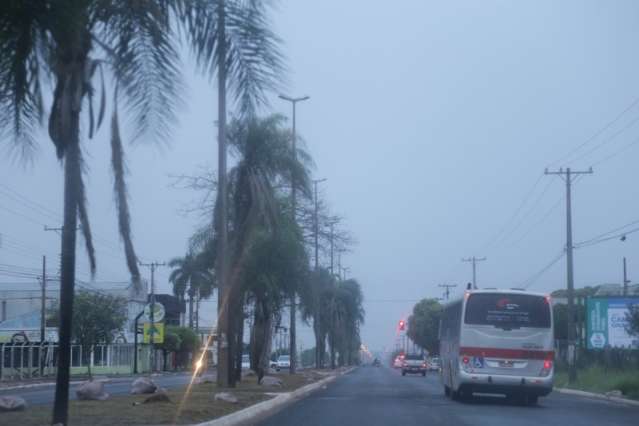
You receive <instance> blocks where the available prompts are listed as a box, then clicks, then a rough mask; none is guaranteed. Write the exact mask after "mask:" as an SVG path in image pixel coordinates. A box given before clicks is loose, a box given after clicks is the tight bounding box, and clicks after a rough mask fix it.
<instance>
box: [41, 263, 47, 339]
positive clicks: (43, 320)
mask: <svg viewBox="0 0 639 426" xmlns="http://www.w3.org/2000/svg"><path fill="white" fill-rule="evenodd" d="M46 298H47V257H46V256H42V288H41V299H42V300H41V301H40V345H42V344H44V339H45V335H44V334H45V327H46V314H47V312H46V310H47V304H46Z"/></svg>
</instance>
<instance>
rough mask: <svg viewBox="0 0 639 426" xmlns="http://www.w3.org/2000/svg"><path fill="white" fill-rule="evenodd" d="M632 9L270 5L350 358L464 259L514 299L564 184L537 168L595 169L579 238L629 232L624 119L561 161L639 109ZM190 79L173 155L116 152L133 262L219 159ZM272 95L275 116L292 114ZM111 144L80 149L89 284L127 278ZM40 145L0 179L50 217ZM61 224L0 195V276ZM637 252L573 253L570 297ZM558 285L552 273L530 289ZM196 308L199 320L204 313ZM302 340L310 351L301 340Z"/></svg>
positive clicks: (548, 4) (177, 230)
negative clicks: (346, 236)
mask: <svg viewBox="0 0 639 426" xmlns="http://www.w3.org/2000/svg"><path fill="white" fill-rule="evenodd" d="M638 12H639V4H637V3H636V2H633V1H626V2H622V1H609V2H601V1H587V2H586V1H561V2H557V1H528V2H523V1H522V2H511V1H481V2H480V1H468V2H443V1H440V2H431V1H420V0H413V1H409V0H403V1H399V2H388V1H381V0H375V1H372V0H357V1H356V0H350V1H337V0H332V1H323V2H316V1H310V0H288V1H286V0H282V1H280V3H279V6H278V8H277V10H276V11H275V13H274V24H275V29H276V31H277V33H278V34H279V35H280V36H281V37H282V38H283V40H284V42H285V46H284V48H285V53H286V56H287V58H288V66H289V70H290V73H289V75H288V81H289V85H288V89H287V91H286V92H287V93H288V94H290V95H306V94H308V95H310V96H311V99H310V100H309V101H307V102H304V103H302V104H300V105H299V107H298V123H297V128H298V131H299V133H300V135H301V136H302V137H303V138H304V139H305V141H306V143H307V148H308V150H309V151H310V153H311V154H312V155H313V157H314V159H315V162H316V164H317V169H316V171H315V172H314V173H315V175H314V177H318V178H327V181H326V182H325V183H323V184H322V186H321V187H322V188H323V190H322V192H323V195H324V196H325V197H326V199H327V200H328V202H329V204H330V206H331V208H332V210H333V211H334V212H335V213H337V214H340V215H343V216H344V217H345V218H346V222H345V226H346V227H347V228H348V229H349V230H350V231H351V232H352V233H353V235H354V236H355V238H356V239H357V241H358V244H357V246H355V247H354V250H353V252H352V253H351V254H349V255H347V256H345V258H344V259H343V264H344V265H346V266H348V267H350V268H351V272H350V273H349V276H353V277H355V278H356V279H358V280H359V281H360V283H361V284H362V287H363V290H364V295H365V308H366V313H367V315H366V324H365V325H364V327H363V329H362V334H363V340H364V342H365V343H366V344H368V345H369V346H370V347H372V348H382V347H384V346H386V347H391V346H392V345H393V343H394V336H395V328H396V325H397V321H398V320H399V319H400V318H402V317H406V316H407V315H409V314H410V311H411V309H412V306H413V304H414V303H415V302H416V301H417V300H419V299H421V298H423V297H440V296H441V295H442V289H441V288H438V287H437V286H438V284H443V283H453V284H458V287H457V288H456V289H455V291H456V293H459V292H460V291H461V290H462V288H463V286H464V284H465V283H467V282H468V281H469V280H470V271H471V270H470V265H469V264H467V263H462V262H461V258H462V257H468V256H473V255H476V256H486V257H487V258H488V260H487V261H486V262H482V263H481V264H479V265H478V284H479V286H480V287H482V286H486V287H515V286H519V285H521V284H522V283H523V282H525V281H526V280H527V279H529V278H530V277H532V276H534V275H535V273H537V272H538V271H540V270H541V269H542V268H544V267H545V266H546V265H547V264H548V263H549V262H550V261H551V260H552V259H553V258H555V256H556V255H557V254H558V253H559V252H560V251H561V250H562V248H563V247H564V245H565V208H564V204H563V201H561V197H562V196H563V194H564V184H563V181H561V180H560V179H559V178H558V177H551V176H543V177H542V174H543V171H544V168H545V167H546V166H552V168H558V167H560V166H563V167H566V166H570V167H573V168H575V169H585V168H588V167H589V166H591V165H595V167H594V172H595V173H594V174H593V175H591V176H586V177H583V178H581V179H579V181H578V182H577V184H576V185H575V187H574V191H573V208H574V210H573V213H574V217H573V221H574V234H575V235H574V240H575V242H579V241H582V240H586V239H589V238H591V237H594V236H596V235H598V234H601V233H604V232H606V231H609V230H612V229H614V228H617V227H619V226H621V225H624V224H626V223H629V222H632V221H633V220H637V219H639V201H638V199H637V193H638V191H637V189H636V185H637V183H636V182H637V178H636V163H637V162H636V159H637V156H638V155H639V143H638V144H636V145H631V146H629V148H628V149H627V150H625V151H623V152H621V153H619V152H620V150H621V149H622V148H623V147H624V146H627V145H628V144H630V143H632V142H633V141H634V140H635V139H637V138H639V125H636V124H634V121H633V120H635V119H637V117H639V106H634V107H633V108H631V109H630V110H629V111H628V112H627V113H626V114H625V115H624V116H622V117H621V118H620V119H619V121H617V122H616V123H614V124H613V125H612V126H610V127H609V128H607V129H606V130H605V131H604V132H602V133H601V134H599V135H598V136H597V137H596V138H594V139H592V140H591V141H590V142H589V143H588V144H586V145H585V146H584V147H582V148H581V149H579V150H577V151H574V149H575V148H576V147H578V146H579V145H581V144H582V143H584V142H586V141H587V140H589V138H590V137H591V136H593V135H594V134H596V132H598V131H599V130H600V129H602V128H603V127H604V126H606V124H607V123H609V122H610V121H611V120H613V119H614V118H615V117H617V116H618V115H619V114H620V113H621V112H622V111H623V110H624V109H625V108H626V107H628V105H630V104H631V103H632V102H633V101H634V100H635V99H636V98H637V96H639V60H638V59H637V58H638V55H637V51H638V49H637V46H638V45H639V25H637V16H639V14H638ZM191 68H192V62H191V61H190V60H188V61H187V63H186V64H185V66H184V69H185V79H186V82H187V86H188V88H189V90H188V92H187V93H186V94H185V98H186V100H187V108H185V109H184V110H182V111H180V114H179V119H180V121H179V123H178V124H177V125H176V127H175V133H174V138H173V141H172V142H171V143H170V144H168V145H157V144H153V143H151V142H149V141H146V142H141V143H137V144H135V145H133V146H128V147H127V155H128V165H129V169H130V176H129V180H128V181H129V190H130V191H129V192H130V199H131V216H132V226H133V232H134V237H135V240H134V242H135V246H136V248H137V251H138V254H139V256H140V257H141V258H142V259H143V260H145V261H150V260H158V261H164V260H168V259H170V258H171V257H174V256H179V255H183V254H184V252H185V249H186V240H187V238H188V236H189V235H190V234H191V233H192V231H193V229H194V228H195V226H197V225H198V224H199V223H201V218H199V217H197V216H194V215H191V216H184V215H182V214H181V213H180V210H181V209H183V208H184V207H185V206H187V205H188V204H189V203H191V202H193V200H195V199H196V198H197V197H198V194H195V193H193V192H189V191H184V190H179V189H175V188H172V187H171V182H172V181H173V178H172V177H171V176H175V175H180V174H197V173H198V170H201V169H202V168H206V167H209V168H212V167H214V166H215V164H216V163H217V159H216V150H217V148H216V129H215V126H214V120H215V119H216V114H217V112H216V107H215V105H216V90H215V86H214V85H212V84H211V83H210V82H209V81H208V79H207V78H204V77H202V76H200V75H198V74H197V73H195V72H193V71H192V70H191ZM271 99H272V110H273V111H275V112H280V113H283V114H286V115H289V114H290V106H289V105H288V104H285V103H283V102H282V101H280V100H279V99H277V96H276V94H273V95H272V96H271ZM107 130H108V129H106V128H103V129H101V131H100V133H99V134H98V136H97V137H96V138H95V139H94V140H91V141H85V144H84V147H85V150H86V155H87V160H88V165H89V169H88V174H87V182H86V184H87V192H88V197H89V204H90V205H89V212H90V219H91V222H92V226H93V229H94V230H95V232H96V234H97V236H98V238H99V240H98V241H97V243H96V245H97V254H98V276H97V278H96V280H97V281H98V282H100V281H126V280H127V279H128V274H127V272H126V265H125V262H124V260H123V256H122V254H121V253H123V250H122V249H121V245H120V244H119V238H118V235H117V222H116V214H115V207H114V203H113V196H112V189H111V188H112V178H111V173H110V169H109V161H110V153H109V149H108V147H109V146H108V131H107ZM617 132H619V133H618V134H617ZM614 135H616V136H614ZM613 136H614V137H613ZM125 139H126V135H125ZM5 142H6V141H3V145H6V143H5ZM40 142H41V143H40V149H39V152H38V153H37V154H36V156H35V157H34V159H33V162H32V163H31V164H25V163H23V162H17V161H15V160H11V159H9V158H7V156H5V157H4V158H2V159H0V164H1V166H0V182H1V183H3V184H5V185H7V186H9V187H10V188H12V189H14V190H16V191H18V192H19V193H20V194H22V195H23V196H24V197H26V198H28V199H30V200H34V201H37V202H38V203H41V204H43V205H45V206H46V207H47V209H50V210H53V211H54V212H61V211H62V169H61V167H60V165H59V163H58V162H57V160H55V155H54V150H53V145H52V143H51V142H50V140H49V139H48V138H47V137H46V136H45V135H44V133H43V135H42V137H40ZM602 143H603V145H601V144H602ZM596 147H599V148H596ZM593 148H595V149H594V150H593ZM568 153H573V154H571V156H569V157H567V158H565V157H566V154H568ZM616 153H619V154H618V155H615V154H616ZM611 155H613V156H612V157H611V158H609V159H607V160H605V159H606V158H607V157H610V156H611ZM557 160H562V161H561V162H559V163H557ZM601 160H605V161H603V162H602V163H601V164H596V163H598V162H599V161H601ZM523 201H526V202H525V203H524V204H523V207H521V208H520V206H522V202H523ZM2 207H4V209H3V208H2ZM553 207H555V208H554V209H552V208H553ZM7 209H10V210H11V212H10V211H7ZM516 213H517V214H516ZM515 214H516V215H515ZM514 215H515V216H514ZM60 219H61V214H58V217H57V220H58V223H56V217H53V215H51V214H48V213H47V214H44V212H43V211H42V209H37V208H36V209H30V208H27V207H25V206H24V205H23V204H21V203H19V202H16V201H15V200H14V199H11V198H9V197H7V196H6V195H3V194H2V191H0V233H2V234H6V235H8V236H9V237H12V239H13V240H17V241H18V242H19V247H18V248H16V246H15V244H14V245H13V246H12V247H8V246H7V245H3V247H2V248H0V263H5V264H13V265H21V266H25V267H34V268H37V267H39V262H40V260H39V257H40V256H41V255H42V254H47V256H48V257H49V258H50V259H52V260H51V263H54V262H53V259H55V258H56V256H57V255H56V253H57V252H58V250H59V237H58V236H57V235H55V234H54V233H52V232H44V231H43V229H42V226H43V225H45V224H47V225H50V226H59V225H60V223H59V220H60ZM497 237H499V238H497ZM80 241H81V240H80ZM638 241H639V233H637V234H634V235H629V236H628V239H627V241H625V242H624V243H621V242H619V241H617V240H612V241H609V242H606V243H602V244H598V245H594V246H591V247H587V248H583V249H579V250H576V251H575V283H576V286H577V287H582V286H585V285H597V284H601V283H620V282H621V258H622V257H623V256H627V257H628V262H629V274H630V279H633V277H634V276H635V275H634V273H635V271H637V270H639V258H637V256H636V253H637V249H638V248H639V243H638ZM78 255H79V257H78V259H79V262H80V264H79V270H80V274H81V276H88V272H87V270H88V268H87V262H86V256H84V253H83V252H82V251H81V250H80V249H79V250H78ZM56 268H57V266H56V265H52V266H51V269H52V271H55V270H56ZM142 272H143V273H144V274H145V276H146V277H148V270H143V271H142ZM168 273H169V271H168V270H167V269H160V270H159V271H158V273H157V280H158V287H159V289H160V290H161V291H165V292H170V286H169V284H168V282H167V277H168ZM9 281H15V280H12V279H9V278H4V277H0V282H3V283H4V282H9ZM8 285H10V284H0V287H3V286H5V287H6V286H8ZM34 285H35V284H34ZM564 286H565V260H562V261H560V262H558V263H557V264H555V265H554V266H553V267H551V268H550V269H549V270H548V271H547V272H546V273H545V274H543V275H541V276H540V278H539V279H538V280H537V281H535V282H534V283H533V284H532V285H531V287H530V289H531V290H538V291H542V292H548V291H552V290H554V289H558V288H563V287H564ZM202 309H203V310H207V312H208V313H206V314H203V315H204V317H205V319H208V320H209V321H210V320H211V319H212V318H214V316H215V314H214V303H205V304H203V308H202ZM205 323H206V321H205ZM301 336H302V343H303V345H304V346H305V347H310V346H311V345H312V338H311V336H312V332H311V330H310V328H308V327H304V329H303V330H302V331H301Z"/></svg>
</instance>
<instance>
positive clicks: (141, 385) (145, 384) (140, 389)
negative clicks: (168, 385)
mask: <svg viewBox="0 0 639 426" xmlns="http://www.w3.org/2000/svg"><path fill="white" fill-rule="evenodd" d="M157 389H158V387H157V386H156V385H155V383H153V380H151V379H149V378H148V377H138V378H137V379H135V380H134V381H133V383H132V384H131V395H141V394H147V393H154V392H155V391H156V390H157Z"/></svg>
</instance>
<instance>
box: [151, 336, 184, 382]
mask: <svg viewBox="0 0 639 426" xmlns="http://www.w3.org/2000/svg"><path fill="white" fill-rule="evenodd" d="M181 344H182V339H180V336H179V334H178V333H177V332H176V330H175V329H174V328H173V327H171V326H169V327H166V330H164V342H162V343H160V344H157V345H155V346H156V347H157V348H159V349H161V350H162V354H163V355H164V356H163V358H164V365H163V366H162V370H164V371H166V369H167V368H166V360H167V358H168V356H167V355H168V354H169V353H173V354H177V352H178V351H179V350H180V345H181ZM174 367H177V363H176V364H174Z"/></svg>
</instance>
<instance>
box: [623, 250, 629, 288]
mask: <svg viewBox="0 0 639 426" xmlns="http://www.w3.org/2000/svg"><path fill="white" fill-rule="evenodd" d="M628 284H630V280H629V279H628V270H627V269H626V258H625V256H624V258H623V295H624V296H627V295H628Z"/></svg>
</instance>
